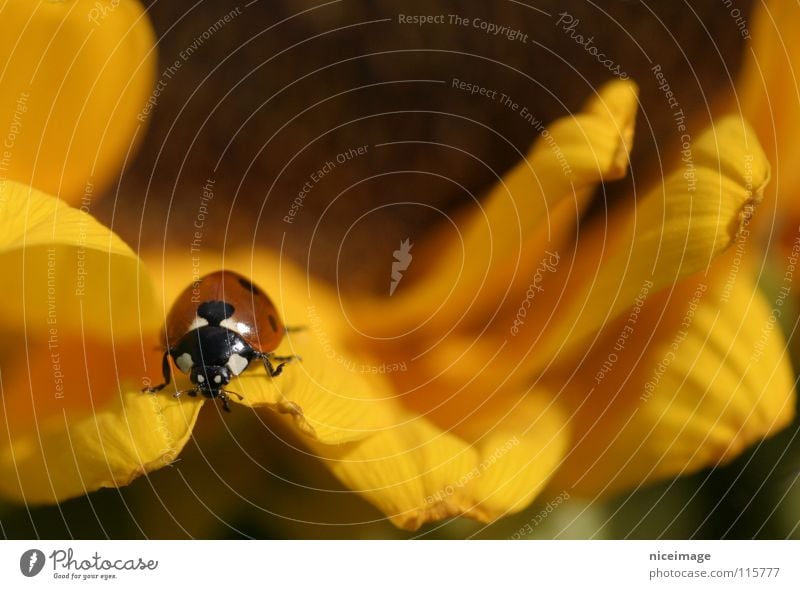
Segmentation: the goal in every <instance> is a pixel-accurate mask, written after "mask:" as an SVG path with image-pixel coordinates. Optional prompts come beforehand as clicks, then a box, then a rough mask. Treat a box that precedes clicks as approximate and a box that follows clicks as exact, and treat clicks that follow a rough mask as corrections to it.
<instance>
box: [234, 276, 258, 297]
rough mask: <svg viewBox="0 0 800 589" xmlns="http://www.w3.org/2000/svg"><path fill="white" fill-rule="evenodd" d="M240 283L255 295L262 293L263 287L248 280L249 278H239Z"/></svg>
mask: <svg viewBox="0 0 800 589" xmlns="http://www.w3.org/2000/svg"><path fill="white" fill-rule="evenodd" d="M239 284H241V285H242V286H243V287H244V288H246V289H247V290H249V291H250V292H251V293H253V294H254V295H260V294H261V289H260V288H258V287H257V286H256V285H255V284H253V283H252V282H250V281H249V280H247V278H240V279H239Z"/></svg>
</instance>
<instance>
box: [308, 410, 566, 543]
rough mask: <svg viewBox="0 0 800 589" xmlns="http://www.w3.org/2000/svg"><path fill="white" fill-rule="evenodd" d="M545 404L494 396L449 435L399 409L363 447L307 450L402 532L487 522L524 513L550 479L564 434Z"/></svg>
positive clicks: (563, 446) (317, 446)
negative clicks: (456, 521) (455, 521)
mask: <svg viewBox="0 0 800 589" xmlns="http://www.w3.org/2000/svg"><path fill="white" fill-rule="evenodd" d="M551 401H552V400H551V399H548V398H546V397H543V396H532V395H530V396H529V395H523V396H520V395H503V396H502V397H500V396H499V395H498V398H492V399H490V400H489V401H488V402H487V403H486V405H485V406H482V407H481V406H476V407H475V408H474V409H473V411H472V412H471V415H470V416H469V417H468V418H466V419H464V420H461V421H460V423H458V424H457V425H456V426H454V427H452V428H450V429H443V428H442V427H441V425H440V424H438V423H437V422H441V421H442V420H441V419H439V418H436V419H434V420H430V419H428V418H427V416H423V415H420V414H415V413H411V412H407V411H403V410H401V409H398V412H397V416H398V421H397V423H396V424H395V425H393V426H392V427H390V428H387V429H386V430H384V431H381V432H379V433H376V434H375V435H372V436H370V437H368V438H365V439H364V440H361V441H359V442H354V443H351V444H344V445H340V446H323V445H321V444H312V445H311V447H312V449H313V450H314V452H315V453H316V454H318V455H319V456H320V457H322V458H323V459H324V461H325V464H326V465H327V466H328V468H330V470H331V471H332V472H333V473H334V474H335V475H336V476H337V477H339V478H340V479H341V480H342V481H343V482H344V483H345V484H346V485H347V486H348V487H350V488H351V489H354V490H356V491H358V492H359V493H361V494H362V495H363V496H364V497H365V498H366V499H367V500H368V501H370V502H371V503H373V504H374V505H375V506H376V507H378V508H379V509H380V510H381V511H383V512H384V513H385V514H386V515H387V516H388V517H389V518H390V519H391V520H392V522H393V523H395V525H397V526H399V527H401V528H405V529H410V530H414V529H417V528H419V527H420V526H421V525H423V524H425V523H428V522H433V521H437V520H440V519H443V518H447V517H456V516H466V517H470V518H473V519H477V520H479V521H483V522H489V521H492V520H494V519H497V518H499V517H502V516H504V515H508V514H510V513H514V512H517V511H519V510H521V509H524V508H525V507H527V506H528V505H529V504H530V503H531V501H533V499H534V498H535V497H536V495H537V494H538V493H539V492H540V491H541V489H542V488H543V487H544V485H545V484H546V483H547V481H548V480H549V479H550V477H551V476H552V475H553V473H554V472H555V470H556V468H557V466H558V463H559V461H560V460H561V458H562V456H563V453H564V451H565V449H566V447H567V442H568V433H567V430H566V427H565V421H564V419H563V415H562V414H561V413H560V412H559V411H558V410H557V409H556V408H555V407H554V406H553V404H552V402H551ZM454 402H455V403H460V402H461V401H460V400H454ZM439 413H443V411H440V412H439ZM439 417H441V415H439ZM451 417H452V412H451Z"/></svg>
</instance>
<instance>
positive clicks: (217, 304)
mask: <svg viewBox="0 0 800 589" xmlns="http://www.w3.org/2000/svg"><path fill="white" fill-rule="evenodd" d="M234 311H235V309H234V308H233V305H231V304H230V303H226V302H225V301H206V302H204V303H200V304H199V305H198V306H197V315H198V316H199V317H202V318H203V319H205V320H206V321H208V324H209V325H219V324H220V323H222V322H223V321H224V320H225V319H228V318H229V317H232V316H233V313H234Z"/></svg>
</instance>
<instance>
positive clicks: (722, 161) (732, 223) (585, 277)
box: [515, 117, 769, 366]
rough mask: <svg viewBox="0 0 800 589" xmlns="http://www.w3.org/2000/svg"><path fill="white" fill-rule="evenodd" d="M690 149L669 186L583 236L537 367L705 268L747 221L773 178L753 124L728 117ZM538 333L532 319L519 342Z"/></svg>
mask: <svg viewBox="0 0 800 589" xmlns="http://www.w3.org/2000/svg"><path fill="white" fill-rule="evenodd" d="M686 154H687V155H686V157H687V159H688V158H690V159H688V161H685V162H683V163H682V164H681V166H680V167H679V168H678V169H677V170H676V171H675V172H673V173H672V174H670V175H669V176H668V177H667V178H666V179H665V180H664V183H663V185H661V186H659V187H657V188H655V189H654V190H652V191H651V192H649V193H648V194H646V195H645V197H644V198H643V199H642V201H641V202H640V203H638V204H637V206H636V207H635V208H630V209H625V210H622V211H621V212H620V213H618V215H619V216H620V217H621V218H619V217H618V218H615V219H614V220H613V221H612V222H611V223H610V224H609V226H608V227H607V228H606V227H605V226H603V227H597V226H596V227H595V228H594V229H593V230H590V231H589V232H588V239H584V240H581V241H580V242H579V244H578V246H577V252H576V253H575V258H574V259H575V266H573V267H572V268H570V270H571V272H569V273H568V272H564V274H568V275H569V278H570V279H571V280H572V282H573V283H574V284H567V285H566V287H565V286H563V285H560V287H559V288H551V294H552V293H555V294H559V293H560V294H563V295H565V296H563V297H562V298H561V299H560V301H559V304H563V305H564V307H563V308H561V309H556V310H555V312H554V313H553V315H552V318H553V319H554V321H553V322H552V323H551V325H552V329H551V331H550V333H549V335H547V336H546V337H547V340H546V342H547V343H546V344H540V345H539V346H538V347H537V349H536V356H537V358H538V359H539V365H540V366H541V365H543V364H544V363H546V362H549V361H550V360H551V358H552V355H553V353H555V352H556V351H559V350H560V351H561V353H564V354H568V353H569V352H570V351H571V350H572V349H574V347H575V346H576V345H577V344H579V343H581V342H585V341H586V338H587V336H589V335H591V334H593V333H595V332H596V331H597V330H598V329H600V328H601V327H602V326H603V325H605V324H607V323H608V322H609V321H613V320H614V318H616V317H617V316H618V315H619V314H620V313H622V312H623V311H625V310H626V309H629V308H631V307H632V306H633V305H634V303H635V301H636V300H637V298H640V297H641V296H642V295H644V296H648V295H652V294H653V293H656V292H658V291H659V290H661V289H663V288H665V287H668V286H670V285H673V284H675V283H677V282H679V281H680V280H682V279H683V278H685V277H687V276H690V275H692V274H695V273H697V272H701V271H705V270H707V269H708V267H709V266H710V264H711V262H712V261H713V260H714V258H715V257H716V256H718V255H719V254H721V253H722V252H723V251H724V250H726V249H727V248H728V247H730V246H731V244H732V243H733V242H734V241H735V240H736V238H737V237H738V236H739V234H740V232H741V231H742V230H743V229H744V228H745V226H746V224H747V222H748V221H749V219H750V216H751V215H752V213H753V209H754V207H755V205H756V204H757V203H758V201H759V200H760V198H761V195H762V193H763V189H764V186H765V185H766V183H767V181H768V180H769V163H768V162H767V159H766V156H765V155H764V153H763V151H762V150H761V148H760V146H759V144H758V141H757V140H756V138H755V135H754V134H753V132H752V130H750V128H749V127H748V126H747V124H746V123H745V122H744V121H743V120H742V119H740V118H737V117H726V118H723V119H722V120H720V121H719V122H718V123H717V124H715V125H714V126H713V127H711V128H709V129H708V130H706V131H705V132H704V133H703V134H702V135H700V136H699V137H698V138H697V139H696V141H694V143H693V144H691V149H690V151H689V152H686ZM597 225H599V224H597ZM598 257H600V258H601V259H600V261H599V262H598ZM567 263H568V262H564V263H563V265H566V264H567ZM556 286H559V285H556ZM562 301H563V302H562ZM545 315H549V314H545ZM539 337H540V333H539V332H538V331H537V330H536V329H530V328H528V327H527V326H525V328H524V329H522V330H521V335H520V337H518V338H516V339H515V345H516V346H518V347H525V346H527V347H530V344H531V343H532V342H534V341H536V340H538V339H539Z"/></svg>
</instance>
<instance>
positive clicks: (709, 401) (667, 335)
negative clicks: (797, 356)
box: [550, 257, 795, 494]
mask: <svg viewBox="0 0 800 589" xmlns="http://www.w3.org/2000/svg"><path fill="white" fill-rule="evenodd" d="M732 259H733V258H731V257H728V258H727V260H728V261H730V260H732ZM731 267H732V266H731V265H726V264H722V265H721V266H719V267H718V268H717V269H716V270H715V273H713V274H712V275H711V276H710V277H709V281H708V282H703V281H702V280H700V279H695V280H693V281H690V282H688V283H686V284H684V285H682V286H681V287H680V288H679V289H677V290H676V291H675V292H674V293H672V295H671V296H668V295H667V294H666V293H665V294H662V295H661V296H658V297H654V298H652V299H650V300H648V302H647V303H646V304H645V306H644V307H642V309H641V312H640V313H639V314H638V315H637V319H636V320H635V321H634V322H633V323H631V320H630V319H629V318H624V319H622V320H620V321H617V322H615V323H614V324H612V325H610V326H608V327H607V328H606V329H605V330H604V331H603V332H602V334H601V338H600V340H599V341H598V343H597V345H596V346H595V347H594V348H593V349H592V351H591V352H590V353H589V354H588V355H587V356H586V357H585V359H584V360H583V361H582V362H581V363H580V366H579V368H578V369H577V371H576V372H575V374H574V376H572V375H573V370H574V368H575V367H574V365H569V366H567V365H565V366H563V367H562V371H561V373H560V374H554V375H553V376H552V377H551V378H552V379H553V382H551V383H550V384H551V386H557V384H556V382H555V380H556V379H558V378H563V379H564V380H563V381H562V386H563V387H564V391H565V394H563V395H561V397H560V400H561V401H562V402H565V403H569V404H570V405H571V406H572V411H573V418H572V421H571V425H572V428H573V431H574V432H575V442H574V448H573V449H572V450H571V451H570V452H569V453H568V454H567V457H566V459H565V462H564V464H563V466H562V467H561V469H560V470H559V472H558V474H557V476H556V478H555V480H554V482H553V487H552V488H553V489H554V492H559V491H560V490H562V489H568V490H569V491H570V492H572V491H573V490H575V491H579V492H583V493H586V494H597V493H609V492H615V491H619V490H624V489H628V488H633V487H635V486H637V485H641V484H644V483H647V482H649V481H654V480H658V479H663V478H665V477H671V476H677V475H683V474H689V473H692V472H695V471H697V470H698V469H701V468H704V467H711V466H716V465H719V464H722V463H725V462H727V461H729V460H731V459H733V458H735V457H736V456H737V455H739V454H740V453H741V452H742V450H744V449H745V448H747V447H748V446H750V445H752V444H754V443H756V442H757V441H759V440H760V439H762V438H763V437H765V436H769V435H770V434H772V433H775V432H777V431H778V430H780V429H781V428H783V427H785V426H786V425H787V424H788V423H790V422H791V420H792V419H793V416H794V407H795V395H794V378H793V373H792V368H791V365H790V363H789V358H788V357H787V355H786V349H785V341H784V339H783V336H782V334H781V331H780V328H779V327H778V325H777V324H776V320H777V319H778V317H779V314H780V313H781V307H780V305H778V306H776V307H774V308H771V307H770V306H769V304H768V303H767V301H766V300H765V298H764V297H763V295H762V294H761V293H760V292H759V291H758V290H757V288H756V287H755V285H754V283H753V281H752V279H751V277H750V275H749V273H748V272H747V271H746V270H741V271H739V273H738V275H737V274H736V273H735V272H734V273H731V272H730V268H731ZM627 327H630V328H631V329H630V330H629V329H627ZM622 333H625V337H624V338H623V344H622V347H621V349H619V348H618V349H615V348H614V346H615V345H617V343H618V341H619V339H620V338H621V337H622V336H621V335H620V334H622ZM612 354H613V355H612Z"/></svg>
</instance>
